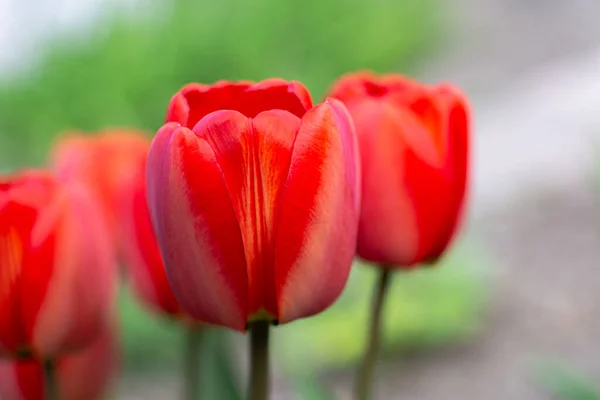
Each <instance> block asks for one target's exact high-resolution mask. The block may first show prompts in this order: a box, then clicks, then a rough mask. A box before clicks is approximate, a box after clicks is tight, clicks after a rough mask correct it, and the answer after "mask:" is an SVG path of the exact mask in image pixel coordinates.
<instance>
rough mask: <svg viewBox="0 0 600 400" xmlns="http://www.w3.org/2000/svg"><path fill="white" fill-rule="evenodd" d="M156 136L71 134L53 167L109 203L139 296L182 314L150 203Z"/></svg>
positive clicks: (58, 148) (107, 208) (106, 207)
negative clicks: (148, 171) (149, 168)
mask: <svg viewBox="0 0 600 400" xmlns="http://www.w3.org/2000/svg"><path fill="white" fill-rule="evenodd" d="M149 148H150V138H149V137H147V136H145V135H144V134H143V133H141V132H138V131H134V130H123V129H122V130H107V131H105V132H101V133H100V134H98V135H95V136H84V135H70V136H66V137H64V138H63V139H61V140H60V141H59V142H58V143H57V146H56V147H55V149H54V151H53V157H52V159H53V165H54V168H55V169H56V171H57V173H58V175H59V176H60V177H61V178H63V179H64V180H66V181H78V182H81V183H83V184H84V185H85V186H86V187H88V188H89V189H90V190H91V191H92V192H93V193H94V194H95V195H96V196H97V197H98V198H100V199H101V201H102V203H103V205H104V211H105V215H106V219H107V220H108V221H110V222H111V224H112V226H113V240H114V243H115V247H116V248H117V249H118V250H119V252H120V253H121V255H122V257H123V258H124V261H125V263H126V265H127V267H128V275H129V278H130V280H131V282H132V284H133V288H134V290H135V291H136V293H137V294H138V296H139V297H140V298H141V299H142V300H143V301H144V302H145V303H146V304H148V305H150V306H151V307H153V308H154V309H157V310H160V311H163V312H165V313H167V314H178V313H179V312H180V307H179V304H178V303H177V300H176V299H175V297H174V295H173V292H172V291H171V287H170V285H169V282H168V280H167V275H166V272H165V270H164V266H163V262H162V257H161V254H160V251H159V249H158V244H157V243H156V238H155V236H154V231H153V229H152V225H151V223H150V214H149V211H148V204H147V201H146V177H145V168H146V157H147V154H148V149H149Z"/></svg>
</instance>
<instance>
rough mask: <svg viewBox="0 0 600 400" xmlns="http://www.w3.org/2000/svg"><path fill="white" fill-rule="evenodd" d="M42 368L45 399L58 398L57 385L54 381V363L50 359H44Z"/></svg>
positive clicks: (55, 399) (54, 399)
mask: <svg viewBox="0 0 600 400" xmlns="http://www.w3.org/2000/svg"><path fill="white" fill-rule="evenodd" d="M43 369H44V391H45V393H46V395H45V399H46V400H58V399H59V396H58V385H57V382H56V365H55V363H54V361H52V360H45V361H44V364H43Z"/></svg>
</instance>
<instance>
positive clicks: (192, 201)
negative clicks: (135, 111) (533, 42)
mask: <svg viewBox="0 0 600 400" xmlns="http://www.w3.org/2000/svg"><path fill="white" fill-rule="evenodd" d="M358 161H359V160H358V153H357V148H356V138H355V134H354V128H353V124H352V121H351V120H350V117H349V115H348V113H347V111H346V109H345V107H344V106H343V105H342V104H341V103H340V102H338V101H337V100H333V99H331V100H327V101H326V102H325V103H323V104H320V105H318V106H316V107H312V102H311V100H310V95H309V93H308V91H307V90H306V88H304V86H302V85H301V84H300V83H298V82H291V83H288V82H285V81H283V80H279V79H271V80H267V81H263V82H260V83H257V84H251V83H248V82H238V83H232V82H218V83H216V84H215V85H213V86H208V85H199V84H191V85H188V86H186V87H184V88H183V89H181V91H179V92H178V93H177V94H176V95H175V96H174V97H173V99H172V101H171V104H170V106H169V109H168V113H167V123H166V125H164V126H163V127H162V128H161V129H160V130H159V131H158V133H157V135H156V137H155V138H154V141H153V143H152V147H151V150H150V153H149V156H148V166H147V171H146V177H147V184H148V188H147V191H148V202H149V207H150V214H151V217H152V222H153V225H154V228H155V232H156V236H157V239H158V244H159V247H160V248H161V250H162V254H163V258H164V262H165V267H166V269H167V274H168V276H169V280H170V282H171V286H172V288H173V291H174V293H175V295H176V296H177V298H178V300H179V302H180V304H181V305H182V307H183V308H184V309H185V310H186V311H187V312H188V313H189V314H190V315H191V316H192V317H194V318H196V319H198V320H200V321H204V322H207V323H212V324H217V325H223V326H227V327H230V328H232V329H236V330H240V331H243V330H244V329H245V327H246V324H247V322H248V321H252V320H256V319H267V320H271V321H277V322H279V323H285V322H290V321H292V320H294V319H297V318H302V317H307V316H310V315H313V314H316V313H318V312H320V311H322V310H323V309H325V308H327V307H328V306H329V305H330V304H331V303H332V302H333V301H334V300H335V299H336V298H337V297H338V295H339V294H340V292H341V291H342V289H343V287H344V285H345V283H346V280H347V277H348V273H349V271H350V266H351V264H352V259H353V255H354V252H355V240H356V231H357V222H358V212H359V207H360V193H359V182H360V180H359V179H360V173H359V172H360V171H359V163H358Z"/></svg>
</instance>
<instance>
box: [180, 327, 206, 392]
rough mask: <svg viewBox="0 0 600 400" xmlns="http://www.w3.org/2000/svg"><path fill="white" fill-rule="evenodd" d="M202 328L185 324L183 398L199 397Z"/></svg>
mask: <svg viewBox="0 0 600 400" xmlns="http://www.w3.org/2000/svg"><path fill="white" fill-rule="evenodd" d="M203 333H204V329H203V328H201V327H198V326H195V325H186V327H185V340H184V348H183V362H184V365H183V368H184V372H183V373H184V378H185V389H184V394H183V398H184V399H185V400H198V399H199V398H200V348H201V347H202V336H203Z"/></svg>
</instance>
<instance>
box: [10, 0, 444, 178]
mask: <svg viewBox="0 0 600 400" xmlns="http://www.w3.org/2000/svg"><path fill="white" fill-rule="evenodd" d="M143 4H145V5H154V8H151V9H150V10H145V11H147V12H144V13H135V14H134V15H133V16H130V15H127V16H120V15H117V14H114V15H112V16H111V17H107V18H105V20H104V21H102V22H101V23H100V24H99V27H98V29H97V32H96V34H93V35H92V36H91V37H89V38H88V37H83V38H72V37H71V38H62V40H60V41H55V42H50V43H48V44H46V45H45V46H44V49H45V53H44V54H42V56H41V59H40V61H39V65H38V66H37V68H36V69H34V71H32V72H29V71H28V72H27V73H26V74H23V75H22V76H16V77H11V78H10V81H4V82H0V163H2V165H0V167H2V166H4V167H7V166H17V165H30V164H39V163H40V162H42V160H44V157H45V153H46V150H47V147H48V144H49V143H50V142H51V139H52V137H54V136H55V135H56V134H57V132H61V131H63V130H65V129H80V130H84V131H94V130H97V129H100V128H103V127H106V126H135V127H139V128H143V129H146V130H148V131H150V132H155V131H156V130H157V128H158V127H160V125H161V123H162V121H163V118H164V115H165V110H166V106H167V104H168V102H169V100H170V97H171V96H172V95H173V94H174V93H175V92H176V91H177V90H178V89H179V88H180V87H181V86H183V85H184V84H185V83H188V82H206V83H210V82H214V81H216V80H219V79H232V80H237V79H252V80H260V79H264V78H268V77H273V76H278V77H282V78H286V79H296V80H300V81H302V82H303V83H305V84H306V85H307V86H308V88H309V89H310V90H311V92H312V94H313V97H314V99H315V100H318V99H320V98H321V97H322V96H323V94H324V93H325V90H326V89H327V87H328V85H330V84H331V82H332V81H333V80H334V79H335V78H336V77H337V76H338V75H340V74H342V73H344V72H348V71H352V70H355V69H362V68H372V69H375V70H380V71H389V70H402V71H409V70H410V68H411V67H412V66H414V65H415V62H416V61H417V60H418V59H419V57H421V56H423V55H424V54H426V53H427V52H428V51H429V50H431V48H432V46H433V45H434V44H435V42H436V40H437V39H439V38H440V33H441V27H440V26H439V19H440V18H439V17H440V15H439V14H438V12H439V11H438V10H439V8H438V5H439V4H438V1H437V0H402V1H396V0H376V1H367V0H333V1H320V0H309V1H299V0H290V1H278V0H253V1H245V0H221V1H219V2H208V1H195V0H176V1H172V2H166V3H157V2H147V3H143ZM140 7H141V5H140ZM137 14H141V15H142V16H141V17H140V16H137V17H136V15H137ZM374 21H377V22H376V23H374Z"/></svg>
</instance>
